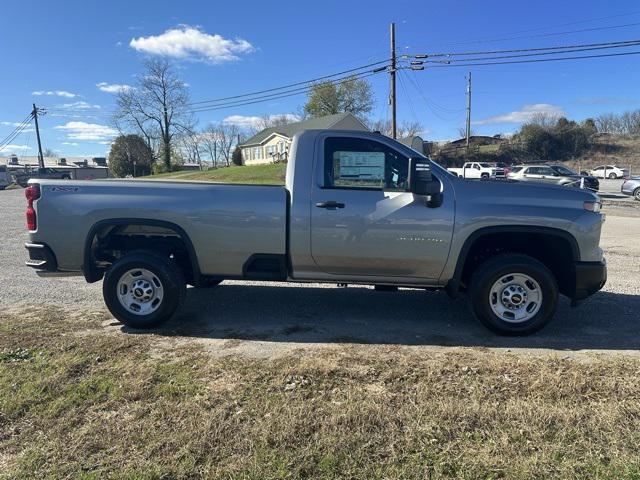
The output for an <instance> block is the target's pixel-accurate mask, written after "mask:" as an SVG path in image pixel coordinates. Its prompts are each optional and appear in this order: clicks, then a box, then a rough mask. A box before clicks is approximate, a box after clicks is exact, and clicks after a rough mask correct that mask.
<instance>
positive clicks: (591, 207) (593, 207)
mask: <svg viewBox="0 0 640 480" xmlns="http://www.w3.org/2000/svg"><path fill="white" fill-rule="evenodd" d="M583 205H584V209H585V210H588V211H589V212H594V213H598V212H600V210H602V203H600V202H584V204H583Z"/></svg>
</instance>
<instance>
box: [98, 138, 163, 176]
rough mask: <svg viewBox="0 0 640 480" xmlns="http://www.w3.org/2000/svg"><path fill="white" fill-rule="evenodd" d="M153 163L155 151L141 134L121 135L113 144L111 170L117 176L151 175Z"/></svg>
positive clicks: (110, 160) (110, 161) (110, 158)
mask: <svg viewBox="0 0 640 480" xmlns="http://www.w3.org/2000/svg"><path fill="white" fill-rule="evenodd" d="M134 162H135V169H134ZM152 165H153V152H152V151H151V149H150V148H149V146H148V145H147V143H146V142H145V141H144V139H143V138H142V137H141V136H139V135H120V136H119V137H117V138H116V139H115V141H114V142H113V143H112V144H111V151H110V152H109V170H110V171H111V173H112V174H113V175H115V176H116V177H126V176H127V175H133V176H136V177H141V176H143V175H149V174H150V173H151V168H152Z"/></svg>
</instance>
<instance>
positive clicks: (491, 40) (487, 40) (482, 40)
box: [440, 12, 640, 45]
mask: <svg viewBox="0 0 640 480" xmlns="http://www.w3.org/2000/svg"><path fill="white" fill-rule="evenodd" d="M638 13H640V12H634V13H631V14H629V15H636V14H638ZM629 15H615V16H612V17H603V18H602V19H607V18H614V17H618V16H629ZM595 20H598V19H594V20H584V21H582V22H572V23H565V24H560V25H555V26H549V27H541V28H537V29H530V30H520V31H518V32H513V33H512V34H506V35H516V34H519V33H526V32H530V31H537V30H544V29H550V28H558V27H563V26H567V25H574V24H576V23H588V22H590V21H595ZM637 25H640V22H636V23H625V24H621V25H609V26H603V27H592V28H585V29H578V30H568V31H564V32H552V33H541V34H537V35H525V36H516V37H502V38H495V37H484V38H480V39H475V40H465V41H461V42H446V43H441V44H440V45H468V44H476V43H494V42H505V41H510V40H520V39H527V38H540V37H554V36H560V35H569V34H572V33H583V32H593V31H598V30H611V29H615V28H626V27H634V26H637Z"/></svg>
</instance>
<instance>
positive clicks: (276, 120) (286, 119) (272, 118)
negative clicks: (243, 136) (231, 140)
mask: <svg viewBox="0 0 640 480" xmlns="http://www.w3.org/2000/svg"><path fill="white" fill-rule="evenodd" d="M298 121H300V118H299V116H298V115H294V114H292V113H283V114H281V115H263V116H262V117H260V120H259V121H258V122H256V124H255V125H254V126H252V127H251V128H250V129H249V133H250V134H252V135H255V134H256V133H258V132H261V131H262V130H264V129H266V128H271V127H281V126H283V125H289V124H290V123H294V122H298Z"/></svg>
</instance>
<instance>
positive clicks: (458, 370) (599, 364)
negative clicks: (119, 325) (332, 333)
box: [0, 309, 640, 479]
mask: <svg viewBox="0 0 640 480" xmlns="http://www.w3.org/2000/svg"><path fill="white" fill-rule="evenodd" d="M81 315H82V314H77V315H75V316H74V318H70V317H69V314H68V313H67V312H65V311H61V310H51V309H48V310H45V309H32V310H28V311H23V312H14V313H7V312H5V313H0V478H7V479H9V478H11V479H14V478H83V479H98V478H146V479H155V478H158V479H160V478H246V479H281V478H321V479H324V478H326V479H329V478H362V479H371V478H469V479H471V478H473V479H475V478H531V479H533V478H584V479H587V478H588V479H591V478H612V479H613V478H616V479H619V478H630V479H631V478H635V479H637V478H640V452H639V451H638V445H640V375H639V374H640V362H639V361H638V360H636V359H632V358H623V357H620V358H617V359H605V358H594V359H593V360H592V361H588V362H578V361H575V360H568V359H561V358H542V357H523V356H515V355H512V354H506V353H504V354H502V353H491V352H483V351H480V350H473V349H467V350H450V351H447V352H446V353H443V352H442V351H424V350H423V351H422V352H421V353H419V354H418V353H416V352H415V351H411V350H409V349H404V348H400V347H396V346H388V345H387V346H374V345H370V346H349V345H342V346H338V347H336V348H332V349H324V350H319V351H315V353H314V351H312V352H307V353H305V354H302V353H300V354H294V355H289V356H287V357H285V358H280V359H276V360H256V359H246V358H239V357H222V358H220V357H216V356H212V355H211V354H210V353H207V352H206V351H204V350H203V349H201V348H200V347H198V346H196V345H195V344H192V343H189V342H187V341H177V342H173V343H171V342H166V341H165V339H163V338H162V337H157V336H154V335H134V334H124V333H120V332H118V333H109V332H108V331H105V330H104V329H101V327H100V324H101V321H104V320H106V319H107V318H108V317H107V316H106V315H103V314H99V315H89V314H85V315H86V316H81ZM74 331H75V332H81V333H76V334H74V333H72V332H74Z"/></svg>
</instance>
